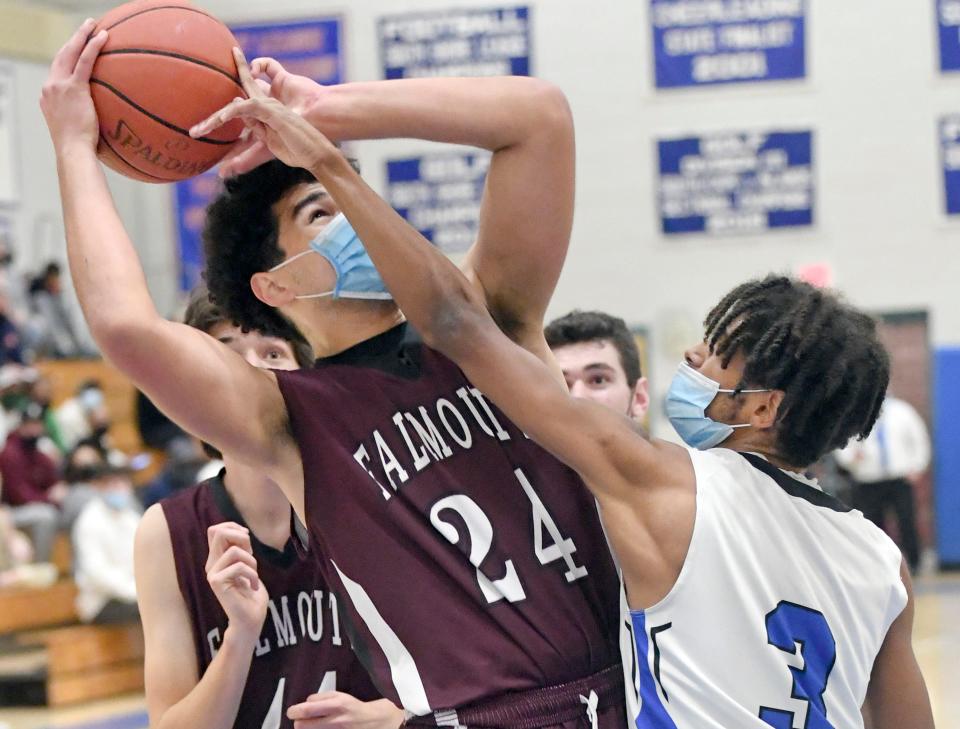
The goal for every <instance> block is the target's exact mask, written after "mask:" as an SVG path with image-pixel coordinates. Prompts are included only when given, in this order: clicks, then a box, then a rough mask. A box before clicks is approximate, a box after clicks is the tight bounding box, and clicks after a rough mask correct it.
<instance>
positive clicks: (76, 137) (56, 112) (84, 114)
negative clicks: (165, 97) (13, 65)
mask: <svg viewBox="0 0 960 729" xmlns="http://www.w3.org/2000/svg"><path fill="white" fill-rule="evenodd" d="M95 26H96V23H95V22H94V21H93V20H90V19H88V20H86V21H84V23H83V25H81V26H80V27H79V28H77V30H76V32H75V33H74V34H73V35H72V36H71V37H70V40H68V41H67V42H66V43H65V44H64V46H63V48H61V49H60V50H59V51H58V52H57V55H56V56H55V57H54V59H53V63H52V64H51V66H50V73H49V74H48V75H47V80H46V83H44V85H43V91H42V93H41V95H40V109H41V110H42V111H43V116H44V118H45V119H46V120H47V128H48V129H49V130H50V138H51V139H52V140H53V145H54V147H56V149H57V151H58V152H60V151H61V150H62V149H63V148H64V147H65V146H69V145H73V144H74V143H76V144H77V145H79V146H81V147H86V148H89V149H96V146H97V141H98V139H99V135H100V131H99V126H98V124H97V112H96V109H94V106H93V98H92V97H91V96H90V74H91V73H92V71H93V64H94V63H95V62H96V60H97V56H98V55H100V49H101V48H103V45H104V43H106V42H107V31H105V30H101V31H100V32H98V33H97V34H96V35H93V36H92V37H91V35H90V34H91V33H92V32H93V29H94V27H95Z"/></svg>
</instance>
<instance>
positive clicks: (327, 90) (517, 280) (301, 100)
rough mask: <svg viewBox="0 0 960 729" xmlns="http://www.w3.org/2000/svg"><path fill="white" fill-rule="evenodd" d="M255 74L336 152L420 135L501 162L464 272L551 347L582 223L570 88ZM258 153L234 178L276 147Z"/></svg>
mask: <svg viewBox="0 0 960 729" xmlns="http://www.w3.org/2000/svg"><path fill="white" fill-rule="evenodd" d="M252 69H253V72H254V74H255V75H257V74H262V75H263V76H264V77H266V78H267V79H268V80H269V81H270V83H271V92H272V94H273V95H274V96H275V97H276V98H278V99H279V100H280V101H282V102H284V103H285V104H286V105H288V106H290V107H292V108H294V109H297V110H299V111H300V112H301V113H302V114H303V115H304V117H305V118H306V119H307V120H308V121H310V123H311V124H313V125H314V126H316V127H317V128H318V129H319V130H320V131H321V132H322V133H323V134H324V135H325V136H326V137H327V138H329V139H331V140H332V141H334V142H339V141H344V140H360V139H383V138H391V137H411V138H417V139H424V140H430V141H436V142H448V143H453V144H462V145H468V146H472V147H480V148H482V149H486V150H489V151H490V152H492V153H493V157H492V159H491V162H490V168H489V170H488V172H487V180H486V188H485V190H484V195H483V201H482V204H481V209H480V227H479V234H478V236H477V240H476V242H475V244H474V246H473V247H472V248H471V250H470V252H469V254H468V255H467V257H466V259H465V261H464V265H463V268H464V271H465V273H466V274H467V277H468V278H469V279H470V280H471V282H472V283H473V284H474V285H475V286H476V287H477V288H478V289H479V290H480V291H481V292H482V294H483V296H484V299H485V301H486V304H487V307H488V308H489V309H490V311H491V313H492V314H493V316H494V318H495V319H496V320H497V322H498V323H499V324H500V325H501V326H502V327H503V328H504V331H506V332H507V333H508V334H509V335H510V336H511V337H512V338H514V339H515V340H516V341H520V342H522V343H524V344H525V345H531V344H534V345H539V344H542V340H543V336H542V329H543V326H542V324H543V317H544V313H545V311H546V307H547V304H548V302H549V301H550V297H551V296H552V295H553V291H554V288H555V287H556V284H557V279H558V277H559V275H560V270H561V269H562V267H563V262H564V259H565V257H566V253H567V247H568V244H569V240H570V230H571V226H572V223H573V194H574V135H573V121H572V118H571V115H570V109H569V106H568V105H567V101H566V98H565V97H564V95H563V94H562V93H561V92H560V90H559V89H557V88H556V87H555V86H552V85H550V84H548V83H546V82H544V81H541V80H538V79H533V78H526V77H516V76H505V77H497V78H434V79H404V80H397V81H375V82H370V83H350V84H342V85H339V86H330V87H321V86H318V85H317V84H315V83H313V82H312V81H310V80H309V79H307V78H304V77H303V76H295V75H293V74H290V73H287V72H286V71H285V70H284V69H283V67H282V66H281V65H280V64H279V63H277V62H276V61H274V60H273V59H257V60H256V61H254V62H253V64H252ZM250 144H251V145H255V146H254V147H253V148H248V150H247V151H242V152H240V155H239V156H238V157H236V158H234V159H233V160H232V161H231V162H229V163H227V165H226V166H225V167H224V169H223V172H224V173H228V174H235V173H237V172H240V171H242V170H246V169H250V168H251V167H252V166H253V165H254V164H255V163H257V162H262V161H263V160H264V159H265V146H264V145H263V144H262V143H258V142H257V141H256V140H254V141H252V142H251V143H250ZM542 348H543V349H545V345H543V347H542Z"/></svg>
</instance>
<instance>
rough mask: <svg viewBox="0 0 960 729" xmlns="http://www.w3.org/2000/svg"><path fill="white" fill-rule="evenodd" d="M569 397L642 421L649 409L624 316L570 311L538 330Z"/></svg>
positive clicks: (635, 350) (636, 354)
mask: <svg viewBox="0 0 960 729" xmlns="http://www.w3.org/2000/svg"><path fill="white" fill-rule="evenodd" d="M543 333H544V336H545V337H546V339H547V346H549V347H550V350H551V351H552V352H553V356H554V357H556V359H557V363H558V364H559V365H560V369H561V371H562V372H563V379H564V380H565V381H566V383H567V387H568V388H569V389H570V394H571V395H573V396H574V397H583V398H586V399H587V400H593V401H594V402H595V403H599V404H600V405H605V406H606V407H608V408H610V409H611V410H613V411H614V412H615V413H619V414H622V415H627V416H628V417H630V418H632V419H634V420H636V421H637V422H641V423H642V422H643V420H644V418H645V417H646V415H647V408H648V407H650V393H648V392H647V378H646V377H644V376H643V374H642V373H641V372H640V354H639V352H637V342H636V340H635V339H634V337H633V334H632V333H631V332H630V330H629V329H627V325H626V323H625V322H624V321H623V319H620V318H619V317H616V316H610V315H609V314H604V313H603V312H600V311H572V312H570V313H569V314H567V315H566V316H562V317H560V318H559V319H554V320H553V321H552V322H550V323H549V324H547V327H546V329H544V330H543Z"/></svg>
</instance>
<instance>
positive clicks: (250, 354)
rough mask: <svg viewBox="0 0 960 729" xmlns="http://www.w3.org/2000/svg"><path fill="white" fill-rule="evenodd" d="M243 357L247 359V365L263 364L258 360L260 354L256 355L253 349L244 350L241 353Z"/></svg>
mask: <svg viewBox="0 0 960 729" xmlns="http://www.w3.org/2000/svg"><path fill="white" fill-rule="evenodd" d="M243 358H244V359H245V360H246V361H247V364H248V365H252V366H253V367H262V366H263V363H262V362H261V361H260V355H258V354H257V352H256V350H254V349H248V350H246V351H245V352H244V353H243Z"/></svg>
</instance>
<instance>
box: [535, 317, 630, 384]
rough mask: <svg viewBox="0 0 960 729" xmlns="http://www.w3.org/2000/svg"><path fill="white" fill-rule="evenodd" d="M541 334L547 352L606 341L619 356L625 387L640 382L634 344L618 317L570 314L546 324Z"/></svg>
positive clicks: (625, 326)
mask: <svg viewBox="0 0 960 729" xmlns="http://www.w3.org/2000/svg"><path fill="white" fill-rule="evenodd" d="M543 335H544V337H545V338H546V340H547V346H549V347H550V349H557V348H558V347H564V346H566V345H568V344H580V343H581V342H595V341H598V340H602V341H607V342H610V343H611V344H612V345H613V347H614V349H616V350H617V354H619V355H620V366H621V367H623V372H624V374H625V375H626V376H627V384H628V385H629V386H630V387H633V386H634V385H636V384H637V380H639V379H640V375H641V373H640V354H639V353H638V352H637V342H636V340H635V339H634V338H633V334H631V333H630V330H629V329H627V324H626V322H624V320H623V319H621V318H620V317H616V316H610V314H604V313H603V312H602V311H571V312H570V313H569V314H566V315H565V316H561V317H560V318H559V319H554V320H553V321H552V322H550V323H549V324H547V326H546V328H545V329H544V330H543Z"/></svg>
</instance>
